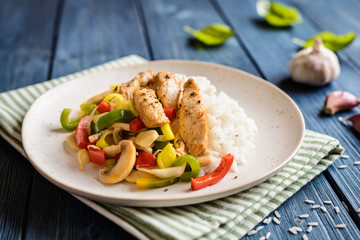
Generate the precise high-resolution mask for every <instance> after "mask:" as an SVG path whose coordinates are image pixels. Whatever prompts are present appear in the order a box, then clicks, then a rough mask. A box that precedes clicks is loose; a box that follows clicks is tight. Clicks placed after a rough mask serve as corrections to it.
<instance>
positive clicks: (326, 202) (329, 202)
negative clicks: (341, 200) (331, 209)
mask: <svg viewBox="0 0 360 240" xmlns="http://www.w3.org/2000/svg"><path fill="white" fill-rule="evenodd" d="M323 203H324V204H328V205H331V204H332V201H329V200H325V201H323Z"/></svg>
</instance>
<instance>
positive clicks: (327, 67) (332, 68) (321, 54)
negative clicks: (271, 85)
mask: <svg viewBox="0 0 360 240" xmlns="http://www.w3.org/2000/svg"><path fill="white" fill-rule="evenodd" d="M289 69H290V75H291V78H292V79H293V80H294V81H295V82H300V83H305V84H310V85H315V86H323V85H325V84H327V83H329V82H331V81H332V80H333V79H335V78H337V77H338V76H339V74H340V64H339V60H338V58H337V56H336V55H335V53H333V52H332V51H331V50H329V49H327V48H326V47H324V45H323V44H322V40H321V38H317V39H316V40H315V42H314V46H313V47H309V48H305V49H303V50H301V51H299V52H298V53H297V54H296V55H295V56H294V57H293V58H292V59H291V61H290V63H289Z"/></svg>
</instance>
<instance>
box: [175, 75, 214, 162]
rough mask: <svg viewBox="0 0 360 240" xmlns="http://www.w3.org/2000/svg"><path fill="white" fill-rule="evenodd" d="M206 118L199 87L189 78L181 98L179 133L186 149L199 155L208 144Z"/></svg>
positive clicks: (192, 153)
mask: <svg viewBox="0 0 360 240" xmlns="http://www.w3.org/2000/svg"><path fill="white" fill-rule="evenodd" d="M207 124H208V120H207V116H206V113H205V107H204V105H203V104H202V98H201V94H200V89H199V87H198V86H197V85H196V84H195V81H194V79H192V78H190V79H189V80H188V81H187V82H186V83H185V84H184V90H183V98H182V100H181V108H180V110H179V133H180V136H181V138H182V140H183V141H184V142H185V145H186V151H187V152H188V153H189V154H191V155H194V156H195V157H197V156H200V155H202V154H204V153H205V152H206V148H207V145H208V127H207Z"/></svg>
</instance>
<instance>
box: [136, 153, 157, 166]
mask: <svg viewBox="0 0 360 240" xmlns="http://www.w3.org/2000/svg"><path fill="white" fill-rule="evenodd" d="M135 166H140V167H156V166H157V160H156V156H155V155H154V154H151V153H147V152H138V155H137V156H136V160H135Z"/></svg>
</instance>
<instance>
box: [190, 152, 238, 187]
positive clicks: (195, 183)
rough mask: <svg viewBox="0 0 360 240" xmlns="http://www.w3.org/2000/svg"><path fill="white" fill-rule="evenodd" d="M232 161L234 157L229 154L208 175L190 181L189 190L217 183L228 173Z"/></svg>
mask: <svg viewBox="0 0 360 240" xmlns="http://www.w3.org/2000/svg"><path fill="white" fill-rule="evenodd" d="M233 161H234V156H233V155H231V154H230V153H229V154H227V155H225V156H223V157H222V158H221V162H220V164H219V166H218V167H217V168H216V169H215V170H214V171H213V172H212V173H209V174H206V175H204V176H202V177H198V178H193V179H191V189H192V190H194V191H196V190H199V189H202V188H204V187H207V186H211V185H214V184H216V183H217V182H219V181H220V180H221V179H223V178H224V177H225V175H226V174H227V173H228V172H229V170H230V168H231V165H232V163H233Z"/></svg>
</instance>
